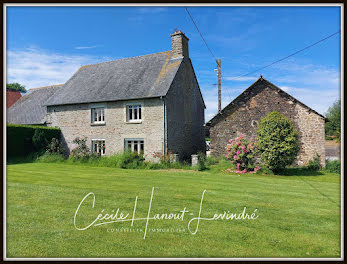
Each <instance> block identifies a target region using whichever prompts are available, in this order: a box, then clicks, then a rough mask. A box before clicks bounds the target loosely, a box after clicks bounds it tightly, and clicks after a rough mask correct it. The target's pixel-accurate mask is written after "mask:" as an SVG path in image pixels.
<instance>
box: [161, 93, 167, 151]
mask: <svg viewBox="0 0 347 264" xmlns="http://www.w3.org/2000/svg"><path fill="white" fill-rule="evenodd" d="M160 98H161V99H162V100H163V154H164V155H166V104H165V98H164V97H163V96H161V97H160Z"/></svg>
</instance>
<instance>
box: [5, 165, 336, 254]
mask: <svg viewBox="0 0 347 264" xmlns="http://www.w3.org/2000/svg"><path fill="white" fill-rule="evenodd" d="M295 175H296V176H295ZM152 187H155V190H154V196H153V201H152V207H151V216H150V217H152V216H153V215H154V214H156V213H165V212H166V213H169V212H174V213H178V212H179V211H180V210H182V209H183V208H184V207H186V209H187V210H189V213H186V215H185V217H184V220H183V221H181V220H162V221H159V220H149V222H148V228H147V234H146V239H143V237H144V233H143V231H144V229H145V226H146V221H145V220H142V221H134V226H133V227H132V229H129V231H132V232H124V230H126V229H125V228H131V223H130V222H123V223H113V224H108V225H99V226H94V227H91V228H89V229H87V230H84V231H79V230H77V229H76V228H75V227H74V214H75V211H76V209H77V207H78V205H79V203H80V202H81V200H82V198H83V197H84V196H85V195H86V194H88V193H89V192H93V193H94V194H95V196H96V202H95V207H94V209H93V208H92V199H91V197H89V198H88V199H86V200H85V203H84V204H83V205H82V206H81V208H80V211H79V214H78V218H77V224H78V226H80V227H82V226H86V225H88V224H89V223H91V222H92V221H93V220H94V219H95V218H96V217H97V215H98V214H99V213H100V212H101V210H102V209H105V211H107V212H109V213H111V211H112V210H114V211H116V209H117V208H120V211H123V212H127V213H129V214H130V217H131V216H132V213H133V208H134V202H135V197H136V196H138V200H137V209H136V217H138V218H140V217H141V218H145V217H147V212H148V206H149V202H150V197H151V192H152ZM205 189H206V193H205V196H204V200H203V205H202V213H201V217H206V218H209V217H212V216H213V214H215V213H223V212H224V211H230V212H233V213H235V212H236V213H240V212H242V210H243V208H244V207H247V212H250V213H252V212H253V211H254V210H255V209H257V215H258V218H257V219H256V220H216V221H203V220H201V221H200V224H199V230H198V232H197V234H196V235H192V234H191V233H190V232H189V231H188V229H187V225H188V222H189V220H190V219H191V218H192V217H196V216H197V215H198V213H199V207H200V201H201V196H202V192H203V190H205ZM190 213H193V214H194V215H190ZM195 225H196V221H195ZM122 227H123V228H124V229H123V230H122V229H121V228H122ZM160 228H161V229H164V231H165V230H166V229H167V228H171V231H172V230H174V231H175V232H155V231H157V229H160ZM117 229H118V232H112V230H113V231H117ZM192 229H194V228H192ZM141 230H142V231H141ZM183 230H184V231H183ZM120 231H123V232H120ZM177 231H181V232H177ZM6 233H7V243H6V246H7V257H238V258H239V257H242V258H243V257H248V258H250V257H305V258H307V257H308V258H310V257H340V253H341V252H340V176H339V175H337V174H328V173H325V172H318V173H313V174H312V173H311V174H310V173H309V174H306V175H303V176H297V173H288V175H287V176H274V175H270V176H266V175H253V174H246V175H241V176H238V175H232V174H227V173H224V172H221V169H220V168H218V167H215V168H212V169H211V170H208V171H205V172H198V171H191V170H165V171H164V170H160V171H153V170H122V169H113V168H101V167H88V166H81V165H66V164H53V163H52V164H49V163H26V164H15V165H8V166H7V229H6Z"/></svg>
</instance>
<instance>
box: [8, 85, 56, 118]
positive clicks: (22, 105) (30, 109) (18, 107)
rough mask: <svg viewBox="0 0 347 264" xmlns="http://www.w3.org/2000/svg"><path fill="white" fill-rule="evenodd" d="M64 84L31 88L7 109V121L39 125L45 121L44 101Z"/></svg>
mask: <svg viewBox="0 0 347 264" xmlns="http://www.w3.org/2000/svg"><path fill="white" fill-rule="evenodd" d="M60 87H62V84H59V85H51V86H46V87H40V88H33V89H30V90H29V91H28V92H27V93H26V94H25V95H23V96H22V97H21V98H20V99H19V100H18V101H17V102H16V103H15V104H14V105H12V106H11V107H10V108H9V109H7V123H12V124H23V125H39V124H44V123H45V117H46V111H47V110H46V109H47V108H46V107H45V106H44V103H45V102H46V100H47V99H48V98H49V97H51V96H52V95H53V94H54V93H55V92H56V91H57V90H59V89H60Z"/></svg>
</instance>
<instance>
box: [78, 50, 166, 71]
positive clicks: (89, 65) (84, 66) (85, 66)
mask: <svg viewBox="0 0 347 264" xmlns="http://www.w3.org/2000/svg"><path fill="white" fill-rule="evenodd" d="M169 52H170V50H167V51H161V52H155V53H150V54H144V55H138V56H133V57H127V58H122V59H117V60H109V61H104V62H98V63H93V64H86V65H82V66H81V67H80V68H79V69H78V71H79V70H81V69H84V68H87V67H91V66H96V65H100V64H103V63H108V62H114V61H121V60H128V59H134V58H139V57H145V56H150V55H155V54H160V53H169Z"/></svg>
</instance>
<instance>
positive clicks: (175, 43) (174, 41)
mask: <svg viewBox="0 0 347 264" xmlns="http://www.w3.org/2000/svg"><path fill="white" fill-rule="evenodd" d="M170 36H171V46H172V58H180V57H185V58H189V52H188V40H189V38H187V37H186V35H184V33H183V32H181V30H179V31H178V32H177V30H175V33H173V34H171V35H170Z"/></svg>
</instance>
